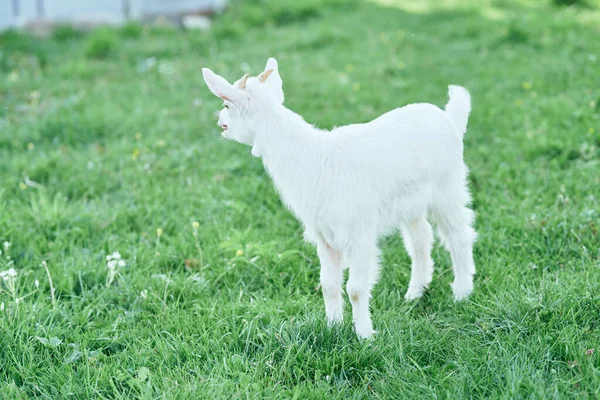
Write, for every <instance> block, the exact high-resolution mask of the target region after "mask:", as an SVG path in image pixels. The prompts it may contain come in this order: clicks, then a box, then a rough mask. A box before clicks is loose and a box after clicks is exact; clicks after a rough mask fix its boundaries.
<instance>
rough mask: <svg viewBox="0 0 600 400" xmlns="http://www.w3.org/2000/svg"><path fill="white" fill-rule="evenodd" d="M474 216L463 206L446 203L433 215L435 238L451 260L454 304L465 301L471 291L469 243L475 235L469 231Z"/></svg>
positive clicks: (470, 244) (472, 262)
mask: <svg viewBox="0 0 600 400" xmlns="http://www.w3.org/2000/svg"><path fill="white" fill-rule="evenodd" d="M474 215H475V214H474V213H473V211H472V210H471V209H469V208H468V207H466V206H465V205H459V204H449V203H446V204H444V205H443V207H439V206H438V207H437V209H436V213H435V219H436V222H437V225H438V234H439V236H440V239H441V241H442V243H443V244H444V245H445V247H446V248H447V249H448V251H449V252H450V257H451V258H452V267H453V269H454V282H453V283H452V291H453V293H454V299H455V300H457V301H458V300H464V299H466V298H467V297H469V294H471V292H472V291H473V276H474V275H475V262H474V260H473V243H474V242H475V240H476V239H477V233H476V232H475V229H473V227H472V224H473V220H474Z"/></svg>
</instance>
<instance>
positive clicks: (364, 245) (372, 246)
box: [346, 238, 379, 339]
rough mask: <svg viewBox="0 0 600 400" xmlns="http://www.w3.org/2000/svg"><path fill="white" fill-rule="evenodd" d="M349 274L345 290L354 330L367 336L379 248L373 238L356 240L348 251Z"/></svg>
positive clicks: (370, 326)
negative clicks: (350, 307) (370, 301)
mask: <svg viewBox="0 0 600 400" xmlns="http://www.w3.org/2000/svg"><path fill="white" fill-rule="evenodd" d="M348 263H349V268H350V276H349V277H348V283H347V284H346V291H347V293H348V297H349V298H350V302H351V303H352V319H353V321H354V330H355V331H356V334H357V335H358V337H359V338H361V339H365V338H369V337H370V336H371V335H373V333H375V331H373V323H372V321H371V312H370V310H369V300H370V299H371V289H372V288H373V286H374V285H375V283H377V280H378V278H379V249H378V248H377V242H376V240H375V239H374V238H373V239H372V240H371V241H369V240H368V239H367V240H366V241H359V242H356V243H355V244H354V245H353V246H352V248H351V249H350V251H349V252H348Z"/></svg>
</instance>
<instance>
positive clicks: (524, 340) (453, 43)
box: [0, 0, 600, 398]
mask: <svg viewBox="0 0 600 400" xmlns="http://www.w3.org/2000/svg"><path fill="white" fill-rule="evenodd" d="M0 30H1V31H2V32H0V243H2V247H1V248H0V250H1V251H2V253H1V254H0V273H2V280H1V281H0V398H27V397H46V398H63V397H65V398H66V397H69V396H67V394H68V393H72V394H74V395H72V396H71V397H75V398H96V397H104V398H119V397H126V398H132V397H135V396H136V395H139V397H143V396H142V395H143V394H146V397H143V398H161V394H162V397H163V398H164V397H166V398H205V397H207V395H206V394H207V393H212V394H214V396H213V397H215V398H228V397H229V398H240V397H253V396H249V395H247V394H248V393H257V394H260V395H257V396H256V397H257V398H259V397H261V396H262V397H264V398H290V397H292V396H291V395H290V393H289V390H292V389H293V390H295V392H294V393H296V394H297V397H298V398H357V397H362V398H367V397H370V396H373V397H378V396H379V398H444V397H449V398H472V397H481V398H529V397H536V398H572V397H577V398H598V396H599V392H598V390H599V389H598V388H600V374H599V373H598V371H599V370H600V358H599V357H598V349H597V346H598V343H600V326H599V325H598V323H599V322H598V321H599V319H598V315H599V313H600V309H599V306H598V305H599V304H600V299H599V297H598V296H599V294H600V280H599V279H598V271H599V267H600V248H599V244H600V224H599V223H598V221H599V215H600V211H599V210H600V204H599V202H600V197H599V195H598V189H597V188H598V187H600V173H599V172H598V171H599V170H600V80H599V74H598V71H599V70H600V7H599V2H598V0H418V1H417V0H369V1H367V0H364V1H360V0H295V1H283V0H231V1H227V2H224V1H216V0H212V1H211V0H171V1H166V0H165V1H159V0H129V1H125V0H103V1H85V0H78V1H75V0H71V1H67V0H0ZM271 56H273V57H275V58H277V60H278V61H279V70H280V74H281V76H282V79H283V88H284V91H285V96H286V100H285V104H286V106H287V107H289V108H290V109H292V110H293V111H295V112H297V113H299V114H300V115H302V116H303V117H304V118H305V119H306V120H307V121H308V122H310V123H314V124H316V125H317V126H318V127H320V128H323V129H330V128H332V127H333V126H336V125H338V126H339V125H343V124H349V123H357V122H365V121H369V120H371V119H373V118H376V117H377V116H379V115H381V114H382V113H384V112H386V111H389V110H391V109H393V108H395V107H399V106H403V105H405V104H407V103H414V102H431V103H433V104H436V105H439V106H443V105H444V104H445V103H446V101H447V86H448V85H449V84H459V85H463V86H465V87H466V88H467V89H468V90H469V91H470V92H471V95H472V103H473V104H472V105H473V111H472V113H471V116H470V118H469V125H468V131H467V133H466V136H465V139H464V142H465V159H466V162H467V165H468V166H469V168H470V171H471V173H470V176H469V183H470V186H471V189H472V193H473V208H474V209H475V211H476V213H477V221H476V227H477V231H478V233H479V241H478V243H477V245H476V248H475V258H476V260H477V261H476V262H477V268H478V274H477V276H476V280H475V291H474V293H473V296H472V297H471V299H470V300H469V302H466V303H464V304H457V305H454V304H453V303H451V302H450V299H451V291H450V282H451V280H452V273H451V265H450V259H449V256H448V254H447V253H446V252H445V251H444V250H443V249H441V247H440V246H436V247H435V249H434V255H433V258H434V260H435V262H436V272H435V277H434V280H433V283H432V286H431V288H430V290H429V292H428V294H427V296H425V298H424V299H422V301H420V302H419V303H418V304H410V303H406V302H404V301H403V300H402V296H403V293H404V291H405V290H406V288H407V285H408V281H409V275H410V259H409V258H408V256H407V255H406V253H405V252H404V250H402V248H403V245H402V242H401V240H400V237H399V235H395V236H392V237H390V238H388V239H386V240H385V241H384V242H383V243H382V248H383V264H384V265H385V267H384V268H383V270H382V275H383V277H382V279H381V281H380V283H379V284H378V285H377V286H376V288H375V290H374V296H373V302H372V309H373V310H374V313H373V315H374V323H375V325H376V326H379V327H381V331H380V334H378V338H377V337H376V339H375V342H374V344H373V345H371V344H362V343H358V342H356V341H354V336H353V335H352V332H351V328H350V324H347V326H345V328H343V329H341V331H340V332H337V331H328V330H327V329H326V328H325V326H324V311H323V305H322V296H321V293H320V288H319V286H318V282H319V267H318V258H317V256H316V253H315V249H314V248H313V247H312V246H310V245H307V244H306V243H304V242H303V240H302V227H301V226H299V224H298V223H297V221H296V220H295V219H294V217H293V216H292V215H290V213H289V212H288V211H287V210H286V209H285V207H284V206H283V205H282V204H281V203H280V201H279V199H278V196H277V194H276V193H275V190H274V189H273V185H272V183H271V182H270V180H269V178H268V176H267V175H266V173H265V171H264V168H263V166H262V163H261V160H260V159H256V158H253V157H252V156H251V155H250V149H249V148H248V147H246V146H243V145H240V144H237V143H233V142H229V141H224V140H222V138H221V136H220V129H219V128H218V127H217V124H216V117H215V111H217V110H219V109H220V108H221V107H222V102H221V101H220V100H219V99H217V98H215V97H214V96H213V95H212V94H211V93H210V92H209V91H208V89H207V88H206V85H205V83H204V81H203V79H202V74H201V68H202V67H209V68H211V69H212V70H213V71H215V72H216V73H218V74H220V75H222V76H224V77H226V78H227V79H228V80H229V81H235V80H236V79H238V78H239V77H241V76H242V75H243V74H245V73H250V74H251V75H257V74H258V73H260V72H261V71H262V70H263V68H264V66H265V62H266V60H267V58H268V57H271ZM117 255H118V257H117ZM107 257H108V258H107ZM42 262H44V263H45V264H42ZM41 265H45V266H46V267H47V270H48V273H47V272H46V270H45V269H44V268H43V267H42V266H41ZM11 269H13V270H14V271H11ZM48 276H51V277H52V281H53V286H52V287H51V286H50V282H49V280H48ZM347 311H348V310H347ZM377 329H380V328H377ZM594 348H595V349H596V350H595V351H596V353H594ZM40 371H43V372H40ZM390 376H393V377H394V378H395V379H389V377H390ZM396 378H397V379H396ZM6 382H8V383H6ZM165 393H166V394H165ZM298 393H299V394H298ZM311 395H312V397H311Z"/></svg>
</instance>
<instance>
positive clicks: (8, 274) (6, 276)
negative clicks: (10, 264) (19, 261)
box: [0, 268, 17, 281]
mask: <svg viewBox="0 0 600 400" xmlns="http://www.w3.org/2000/svg"><path fill="white" fill-rule="evenodd" d="M15 276H17V271H15V269H14V268H11V269H7V270H6V271H0V278H2V280H4V281H8V280H10V279H12V278H14V277H15Z"/></svg>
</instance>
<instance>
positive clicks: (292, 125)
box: [253, 106, 324, 186]
mask: <svg viewBox="0 0 600 400" xmlns="http://www.w3.org/2000/svg"><path fill="white" fill-rule="evenodd" d="M321 142H322V136H321V135H320V134H319V131H318V130H317V129H315V128H314V127H313V126H312V125H310V124H308V123H307V122H306V121H304V119H302V117H301V116H299V115H298V114H296V113H294V112H293V111H291V110H288V109H287V108H285V107H283V106H278V107H274V108H272V109H267V110H264V113H263V114H262V115H261V118H260V120H259V121H258V122H257V123H256V125H255V141H254V148H253V153H255V155H258V156H260V157H262V159H263V163H264V165H265V167H266V169H267V171H268V172H269V174H270V175H271V177H272V178H273V180H274V181H275V184H276V185H277V186H279V183H283V182H278V181H279V180H290V179H293V180H296V181H297V183H300V184H301V183H302V182H299V181H301V180H302V178H303V177H306V176H307V174H306V172H308V171H311V170H313V169H315V167H316V166H317V165H318V164H319V162H320V161H321V160H320V158H321V156H322V155H323V154H324V152H323V150H324V148H323V146H322V143H321Z"/></svg>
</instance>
